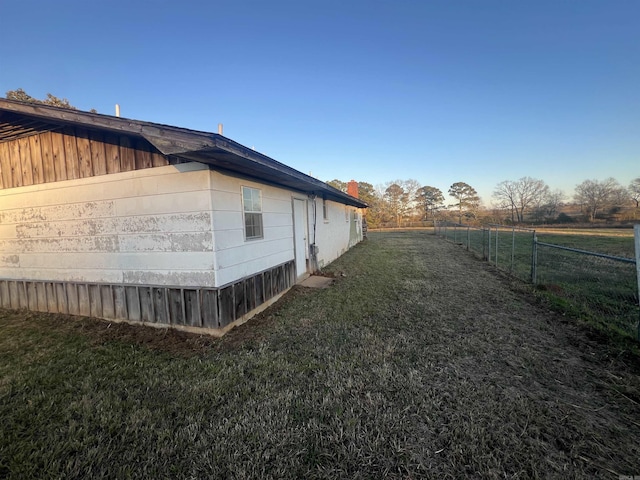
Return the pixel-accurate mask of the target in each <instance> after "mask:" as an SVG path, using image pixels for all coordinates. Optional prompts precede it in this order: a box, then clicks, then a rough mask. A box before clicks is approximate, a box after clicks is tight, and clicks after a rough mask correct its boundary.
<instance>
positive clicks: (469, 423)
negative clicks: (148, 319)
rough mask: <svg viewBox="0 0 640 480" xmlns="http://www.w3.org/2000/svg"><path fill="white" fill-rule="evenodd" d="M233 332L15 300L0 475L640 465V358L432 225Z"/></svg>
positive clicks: (8, 329)
mask: <svg viewBox="0 0 640 480" xmlns="http://www.w3.org/2000/svg"><path fill="white" fill-rule="evenodd" d="M326 274H328V275H332V276H335V278H336V280H335V283H334V284H333V285H332V286H331V287H329V288H327V289H324V290H308V289H304V288H300V287H296V288H294V289H293V290H292V291H291V292H290V293H289V294H287V295H286V296H285V298H284V299H283V301H282V302H280V303H279V304H277V305H276V306H275V308H273V307H272V308H271V309H269V310H267V311H265V312H263V314H261V315H260V316H258V317H256V318H254V319H253V320H251V321H249V322H248V323H247V324H245V325H243V326H242V327H239V328H237V329H235V330H233V331H231V332H230V333H229V334H227V335H226V336H225V337H223V338H222V339H213V338H210V337H206V336H198V335H189V334H184V333H178V332H175V331H167V330H158V329H150V328H144V327H134V326H128V325H123V324H109V323H107V322H103V321H97V320H92V319H80V318H74V317H69V316H63V315H47V314H34V313H25V312H11V311H2V310H0V420H1V422H0V477H1V478H10V479H17V478H20V479H22V478H44V479H46V478H88V477H91V478H118V479H120V478H425V477H426V478H450V479H455V478H466V477H474V478H563V479H564V478H585V477H588V478H618V475H633V474H635V475H640V466H639V464H638V458H640V421H639V420H638V419H639V418H640V362H639V361H638V358H637V357H636V356H634V355H631V354H628V353H624V352H621V351H620V346H618V347H617V348H616V349H614V348H613V347H611V345H609V344H606V343H601V341H600V339H599V338H598V337H597V336H594V334H593V333H590V332H588V331H584V330H581V329H580V328H578V327H576V326H575V325H574V324H573V323H572V322H568V321H566V320H565V319H563V317H561V316H559V315H558V314H555V313H552V312H550V311H549V310H547V309H545V308H544V307H543V306H541V305H539V304H537V303H536V301H535V298H534V297H533V296H528V295H526V294H523V293H518V291H517V290H516V289H511V288H510V285H509V283H507V280H505V279H504V278H502V277H499V276H496V275H495V274H494V273H493V269H492V268H491V267H490V266H488V265H487V264H486V263H483V262H481V261H480V260H477V259H476V258H474V257H473V256H472V255H470V254H469V255H466V254H461V252H460V248H459V247H458V246H457V245H453V244H451V243H447V242H443V241H441V240H439V239H437V238H436V237H435V236H433V235H428V234H426V233H425V232H420V231H413V232H392V233H371V234H370V239H369V240H367V241H366V242H363V243H362V244H360V245H358V246H357V247H355V248H354V249H352V250H351V251H350V252H348V253H347V254H345V255H344V256H343V257H341V258H340V259H339V260H337V261H336V262H334V263H333V264H331V265H330V266H329V267H328V268H327V271H326Z"/></svg>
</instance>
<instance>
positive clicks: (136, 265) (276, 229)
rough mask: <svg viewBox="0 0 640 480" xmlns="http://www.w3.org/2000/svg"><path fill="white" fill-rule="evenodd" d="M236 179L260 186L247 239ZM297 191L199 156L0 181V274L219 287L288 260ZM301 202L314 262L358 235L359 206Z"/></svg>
mask: <svg viewBox="0 0 640 480" xmlns="http://www.w3.org/2000/svg"><path fill="white" fill-rule="evenodd" d="M242 186H248V187H253V188H257V189H259V190H261V192H262V211H263V225H264V237H263V238H261V239H251V240H246V239H245V233H244V214H243V211H242ZM294 197H296V198H302V199H305V200H306V199H307V197H306V195H305V194H300V193H296V192H292V191H290V190H287V189H284V188H279V187H274V186H268V185H264V184H262V183H260V182H257V181H252V180H246V179H242V178H238V177H235V176H231V175H227V174H222V173H220V172H216V171H210V170H209V169H208V168H207V167H206V166H205V165H202V164H198V163H188V164H180V165H175V166H166V167H157V168H150V169H144V170H136V171H131V172H123V173H116V174H110V175H101V176H96V177H90V178H84V179H77V180H68V181H62V182H55V183H46V184H40V185H31V186H27V187H19V188H11V189H5V190H0V278H4V279H13V280H43V281H77V282H96V283H116V284H120V283H124V284H149V285H167V286H174V285H175V286H178V285H180V286H201V287H220V286H223V285H226V284H228V283H231V282H234V281H237V280H239V279H242V278H244V277H247V276H250V275H253V274H255V273H257V272H260V271H264V270H267V269H269V268H272V267H275V266H277V265H280V264H283V263H285V262H288V261H290V260H293V259H294V233H293V198H294ZM307 205H308V208H309V210H308V215H307V220H308V222H309V225H308V230H307V232H306V233H307V235H308V238H307V243H306V247H308V244H309V242H313V241H314V238H313V231H314V229H313V221H314V218H316V228H315V243H316V244H317V245H318V248H319V251H318V260H319V264H320V267H322V266H324V265H326V264H328V263H330V262H331V261H333V260H335V259H336V258H337V257H339V256H340V255H342V254H343V253H344V252H345V251H346V250H347V249H348V248H350V247H351V246H353V245H355V244H356V243H357V242H359V241H360V240H362V223H361V215H360V214H359V212H358V209H356V208H354V207H347V206H345V205H343V204H340V203H336V202H331V201H329V202H328V205H329V218H328V220H327V221H325V220H324V219H323V214H322V200H321V199H319V200H316V208H317V209H316V217H314V213H313V208H314V201H312V200H309V201H308V202H307ZM353 212H357V213H358V215H357V217H356V219H354V217H353ZM307 250H308V248H307Z"/></svg>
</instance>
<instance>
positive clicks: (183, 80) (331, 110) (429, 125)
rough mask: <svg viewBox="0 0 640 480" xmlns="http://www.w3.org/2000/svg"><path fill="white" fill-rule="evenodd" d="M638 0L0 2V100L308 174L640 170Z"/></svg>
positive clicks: (624, 175) (582, 176)
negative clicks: (208, 137) (133, 123)
mask: <svg viewBox="0 0 640 480" xmlns="http://www.w3.org/2000/svg"><path fill="white" fill-rule="evenodd" d="M639 22H640V2H639V1H637V0H629V1H626V0H608V1H605V0H602V1H593V0H579V1H578V0H554V1H546V0H537V1H508V0H504V1H493V0H492V1H489V0H486V1H483V0H460V1H456V0H442V1H439V0H436V1H429V0H416V1H403V0H390V1H378V0H368V1H362V0H353V1H350V0H341V1H334V0H324V1H322V2H320V1H310V0H309V1H307V0H297V1H280V0H272V1H269V2H267V1H243V0H236V1H229V0H227V1H224V2H223V1H215V0H213V1H189V0H183V1H180V2H177V1H175V2H168V1H140V0H128V1H121V0H111V1H108V2H107V1H104V2H97V1H96V2H94V1H87V0H82V1H75V0H74V1H71V0H56V1H55V2H52V1H50V0H47V1H35V0H19V1H18V0H2V1H1V2H0V95H4V92H6V91H7V90H13V89H16V88H23V89H25V90H26V91H27V93H29V94H30V95H32V96H34V97H37V98H44V97H45V95H46V93H47V92H51V93H53V94H54V95H57V96H59V97H66V98H68V99H69V100H70V101H71V103H72V104H74V105H75V106H77V107H78V108H80V109H85V110H88V109H90V108H96V109H97V110H98V111H99V112H101V113H108V114H113V112H114V104H115V103H119V104H120V105H121V111H122V116H125V117H129V118H135V119H139V120H147V121H153V122H159V123H166V124H170V125H176V126H180V127H186V128H193V129H197V130H205V131H211V132H216V131H217V125H218V123H223V124H224V134H225V136H228V137H229V138H232V139H233V140H236V141H238V142H240V143H242V144H244V145H246V146H249V147H254V148H255V149H256V150H258V151H260V152H262V153H265V154H267V155H269V156H271V157H273V158H275V159H276V160H278V161H281V162H284V163H286V164H288V165H290V166H292V167H294V168H296V169H298V170H300V171H302V172H305V173H311V174H312V175H313V176H315V177H317V178H320V179H322V180H331V179H333V178H338V179H341V180H344V181H347V180H350V179H352V178H353V179H356V180H359V181H366V182H369V183H372V184H374V185H377V184H381V183H384V182H386V181H391V180H395V179H397V178H399V179H408V178H415V179H416V180H418V181H419V182H420V183H421V184H422V185H431V186H435V187H438V188H440V189H441V190H442V191H443V192H445V193H446V191H447V190H448V188H449V186H450V185H451V184H452V183H454V182H458V181H462V182H466V183H469V184H470V185H472V186H473V187H474V188H476V190H478V192H479V193H480V195H481V197H482V199H483V201H484V203H485V204H486V205H488V204H489V203H490V202H491V193H492V191H493V189H494V188H495V186H496V184H498V183H499V182H500V181H502V180H517V179H518V178H520V177H523V176H531V177H534V178H540V179H542V180H544V181H545V182H546V183H547V184H548V185H549V186H550V187H552V188H559V189H562V190H563V191H564V192H565V193H566V194H567V195H568V196H570V195H571V194H572V193H573V188H574V187H575V185H577V184H578V183H580V182H582V181H583V180H586V179H600V180H602V179H604V178H606V177H609V176H612V177H614V178H616V179H617V180H618V181H620V183H622V184H623V185H625V186H626V185H628V184H629V182H630V181H631V180H632V179H633V178H636V177H640V26H639V25H640V23H639Z"/></svg>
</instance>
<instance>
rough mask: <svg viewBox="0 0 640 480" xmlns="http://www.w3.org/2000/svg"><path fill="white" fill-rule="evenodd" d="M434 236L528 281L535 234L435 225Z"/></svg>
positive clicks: (516, 229)
mask: <svg viewBox="0 0 640 480" xmlns="http://www.w3.org/2000/svg"><path fill="white" fill-rule="evenodd" d="M436 235H439V236H441V237H443V238H445V239H446V240H449V241H450V242H453V243H457V244H459V245H462V246H463V247H465V248H466V249H467V250H469V251H471V252H473V253H474V254H476V255H477V256H479V257H480V258H482V259H483V260H487V261H488V262H489V263H492V264H494V265H495V266H496V267H498V268H500V269H501V270H505V271H507V272H508V273H510V274H511V275H514V276H516V277H518V278H521V279H522V280H525V281H530V280H531V265H532V260H531V259H532V252H533V243H534V238H535V231H534V230H531V229H529V228H520V227H506V226H504V225H493V224H492V225H484V226H481V227H475V226H471V225H464V224H460V223H451V222H438V223H437V224H436Z"/></svg>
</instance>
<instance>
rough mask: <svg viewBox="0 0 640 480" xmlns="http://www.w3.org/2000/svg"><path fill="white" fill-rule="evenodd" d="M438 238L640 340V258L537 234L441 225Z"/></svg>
mask: <svg viewBox="0 0 640 480" xmlns="http://www.w3.org/2000/svg"><path fill="white" fill-rule="evenodd" d="M435 230H436V235H438V236H440V237H442V238H444V239H446V240H448V241H451V242H454V243H456V244H459V245H462V246H463V247H465V248H466V249H467V250H469V251H471V252H473V253H474V254H476V255H477V256H479V257H480V258H482V259H483V260H486V261H488V262H489V263H492V264H494V265H495V266H496V267H497V268H499V269H501V270H503V271H505V272H508V273H510V274H511V275H513V276H515V277H517V278H520V279H522V280H524V281H527V282H530V283H532V284H534V285H537V286H539V287H540V288H541V289H542V290H546V291H548V292H549V293H550V294H552V295H553V296H554V297H556V298H558V299H561V303H562V304H563V305H564V307H565V308H569V309H571V310H572V311H573V312H575V313H576V314H578V315H581V316H585V317H589V318H590V319H591V320H592V321H595V322H598V323H601V324H603V325H606V327H607V328H610V329H613V330H617V331H619V332H621V333H623V334H625V335H630V336H633V337H635V338H636V339H638V340H640V306H639V305H640V303H639V298H638V297H639V291H640V285H639V284H638V282H639V281H640V279H639V278H638V276H639V274H638V273H637V266H636V260H634V259H632V258H626V257H621V256H615V255H609V254H605V253H600V252H591V251H587V250H582V249H578V248H571V247H567V246H563V245H557V244H552V243H548V242H541V241H538V239H537V236H536V232H535V230H532V229H527V228H519V227H512V226H504V225H495V224H491V225H483V226H481V227H475V226H471V225H464V224H457V223H451V222H438V223H437V224H436V227H435Z"/></svg>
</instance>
